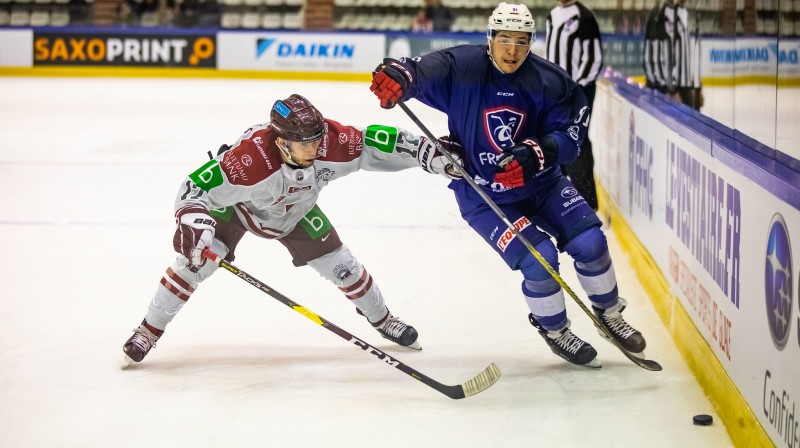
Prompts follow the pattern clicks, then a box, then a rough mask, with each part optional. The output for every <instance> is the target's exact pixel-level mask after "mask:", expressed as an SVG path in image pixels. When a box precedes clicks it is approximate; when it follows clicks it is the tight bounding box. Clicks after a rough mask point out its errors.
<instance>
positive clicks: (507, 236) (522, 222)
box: [497, 216, 531, 252]
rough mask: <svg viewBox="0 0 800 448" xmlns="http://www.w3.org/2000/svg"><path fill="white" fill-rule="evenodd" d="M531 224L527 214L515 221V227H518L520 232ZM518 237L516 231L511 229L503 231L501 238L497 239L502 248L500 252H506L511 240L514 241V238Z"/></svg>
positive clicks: (498, 245) (499, 246) (498, 246)
mask: <svg viewBox="0 0 800 448" xmlns="http://www.w3.org/2000/svg"><path fill="white" fill-rule="evenodd" d="M530 225H531V221H530V220H529V219H528V218H526V217H525V216H523V217H522V218H519V219H518V220H516V221H514V228H516V229H517V231H518V232H522V229H524V228H526V227H528V226H530ZM516 237H517V235H515V234H514V232H512V231H511V229H507V230H506V231H505V232H503V234H502V235H500V238H499V239H498V240H497V248H498V249H500V252H505V251H506V247H508V245H509V244H511V242H512V241H514V238H516Z"/></svg>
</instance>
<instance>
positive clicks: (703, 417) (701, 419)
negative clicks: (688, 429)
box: [692, 414, 714, 426]
mask: <svg viewBox="0 0 800 448" xmlns="http://www.w3.org/2000/svg"><path fill="white" fill-rule="evenodd" d="M692 421H693V422H694V424H695V425H699V426H708V425H710V424H711V423H713V422H714V418H713V417H711V416H710V415H708V414H698V415H695V416H694V417H692Z"/></svg>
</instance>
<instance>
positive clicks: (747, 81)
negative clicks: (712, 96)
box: [628, 75, 800, 87]
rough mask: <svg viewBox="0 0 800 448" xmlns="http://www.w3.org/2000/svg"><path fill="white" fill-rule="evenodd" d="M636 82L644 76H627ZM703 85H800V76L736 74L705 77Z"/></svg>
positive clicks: (642, 82)
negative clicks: (721, 76) (723, 76)
mask: <svg viewBox="0 0 800 448" xmlns="http://www.w3.org/2000/svg"><path fill="white" fill-rule="evenodd" d="M628 79H630V80H632V81H634V82H636V83H638V84H641V85H644V84H645V77H644V75H642V76H631V77H630V78H628ZM702 83H703V86H708V87H735V86H745V85H773V86H778V87H800V78H783V79H781V78H776V77H774V76H737V77H736V78H713V77H707V78H703V80H702Z"/></svg>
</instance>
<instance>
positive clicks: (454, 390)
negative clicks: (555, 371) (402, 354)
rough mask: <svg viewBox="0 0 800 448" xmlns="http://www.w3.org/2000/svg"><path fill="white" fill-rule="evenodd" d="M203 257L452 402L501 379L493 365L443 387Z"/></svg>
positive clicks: (252, 280)
mask: <svg viewBox="0 0 800 448" xmlns="http://www.w3.org/2000/svg"><path fill="white" fill-rule="evenodd" d="M203 256H204V257H206V258H208V259H209V260H211V261H212V262H214V263H216V264H218V265H219V266H220V267H221V268H223V269H225V270H226V271H228V272H230V273H232V274H234V275H236V276H237V277H239V278H241V279H242V280H244V281H245V282H247V283H249V284H251V285H252V286H254V287H255V288H257V289H259V290H261V291H262V292H265V293H267V294H268V295H269V296H271V297H272V298H274V299H277V300H278V301H279V302H281V303H283V304H284V305H286V306H288V307H289V308H291V309H293V310H295V311H297V312H298V313H300V314H302V315H303V316H305V317H307V318H308V319H309V320H311V321H312V322H314V323H315V324H317V325H320V326H322V327H324V328H325V329H326V330H328V331H330V332H332V333H335V334H336V335H337V336H339V337H340V338H342V339H344V340H346V341H348V342H350V343H351V344H353V345H355V346H356V347H358V348H360V349H361V350H363V351H365V352H367V353H369V354H371V355H374V356H375V357H376V358H377V359H379V360H380V361H383V363H384V364H386V365H388V366H390V367H394V368H396V369H397V370H400V371H401V372H403V373H405V374H406V375H408V376H410V377H411V378H414V379H415V380H417V381H419V382H421V383H423V384H425V385H426V386H429V387H431V388H433V389H435V390H437V391H439V392H441V393H442V394H444V395H447V396H448V397H450V398H452V399H455V400H458V399H461V398H466V397H471V396H473V395H475V394H477V393H480V392H483V391H485V390H486V389H488V388H489V387H491V386H492V385H493V384H494V383H496V382H497V380H499V379H500V369H499V368H497V366H496V365H495V364H494V363H492V364H490V365H489V367H487V368H485V369H484V370H483V371H482V372H481V373H479V374H477V375H476V376H475V377H473V378H472V379H470V380H468V381H466V382H465V383H462V384H459V385H456V386H449V385H446V384H442V383H440V382H438V381H436V380H434V379H433V378H431V377H429V376H427V375H425V374H423V373H422V372H420V371H418V370H416V369H414V368H413V367H411V366H409V365H407V364H405V363H403V362H401V361H400V360H399V359H396V358H393V357H392V356H389V355H388V354H387V353H385V352H384V351H382V350H381V349H379V348H377V347H373V346H372V345H370V344H369V343H367V342H366V341H364V340H362V339H360V338H357V337H355V336H353V335H352V334H350V333H349V332H347V331H345V330H343V329H342V328H340V327H338V326H336V325H335V324H333V323H332V322H330V321H328V320H326V319H325V318H323V317H322V316H319V315H317V314H316V313H314V312H312V311H311V310H309V309H308V308H306V307H304V306H302V305H300V304H298V303H296V302H294V301H293V300H292V299H290V298H288V297H286V296H285V295H283V294H281V293H279V292H278V291H276V290H274V289H272V288H271V287H269V286H267V285H266V284H264V283H262V282H261V281H259V280H258V279H256V278H255V277H253V276H251V275H250V274H248V273H247V272H244V271H242V270H241V269H239V268H237V267H236V266H234V265H232V264H230V263H228V262H227V261H225V260H223V259H222V258H220V257H219V255H217V254H215V253H214V252H212V251H211V250H209V249H207V248H206V249H203Z"/></svg>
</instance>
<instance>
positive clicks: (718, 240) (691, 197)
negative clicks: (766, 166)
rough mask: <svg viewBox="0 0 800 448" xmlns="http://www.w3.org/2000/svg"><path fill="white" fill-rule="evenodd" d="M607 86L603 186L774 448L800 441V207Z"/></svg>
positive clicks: (790, 447) (602, 103) (598, 142)
mask: <svg viewBox="0 0 800 448" xmlns="http://www.w3.org/2000/svg"><path fill="white" fill-rule="evenodd" d="M604 84H606V85H604V86H602V87H601V88H598V95H597V100H596V101H595V110H594V114H593V116H594V117H596V118H595V119H597V117H601V118H600V120H601V121H600V122H598V123H593V126H594V129H598V126H600V127H603V128H604V131H606V130H608V129H611V128H614V130H613V132H602V133H598V134H597V138H596V139H593V142H594V143H595V148H596V149H595V159H596V161H597V168H598V169H597V172H598V173H600V177H601V183H603V185H608V186H609V189H608V190H609V194H610V195H611V196H612V197H613V198H614V200H615V202H616V203H617V204H618V205H619V208H620V211H621V213H622V214H623V215H624V217H625V219H626V221H627V222H628V223H629V225H630V227H631V229H632V230H633V232H634V233H635V234H636V237H637V238H638V240H639V241H641V242H642V244H643V245H644V246H645V247H646V249H647V250H648V252H649V253H650V254H651V256H652V257H653V259H654V260H655V261H656V263H657V264H658V267H659V269H660V271H661V272H662V273H663V274H664V276H665V278H666V279H667V280H668V281H669V283H670V286H671V289H672V291H673V293H674V294H675V295H676V296H677V297H678V298H679V299H680V301H681V304H682V305H683V308H684V309H685V310H686V312H687V313H688V314H689V316H690V317H691V319H692V320H693V322H694V325H695V326H696V327H697V329H698V330H699V331H700V333H701V334H702V336H703V338H704V339H705V341H706V342H707V343H708V346H709V347H710V348H711V349H712V350H713V352H714V354H715V355H716V357H717V359H718V360H719V361H720V362H721V363H722V365H723V367H724V368H725V370H726V372H727V374H728V375H729V376H730V378H731V379H732V380H733V382H734V383H735V384H736V386H737V388H738V389H739V391H740V392H741V394H742V396H743V397H744V399H745V400H746V401H747V403H748V404H749V406H750V408H751V409H752V411H753V413H754V415H755V417H756V418H757V419H758V420H759V421H760V423H761V425H762V426H763V427H764V428H765V430H766V432H767V433H768V434H769V436H770V437H771V439H772V440H773V442H775V444H776V446H778V447H787V448H795V447H800V413H798V412H799V411H800V381H799V380H798V379H799V378H800V282H798V279H799V278H800V263H795V262H794V260H793V257H794V255H796V254H800V207H798V205H797V204H789V203H786V202H784V201H782V200H780V199H779V198H778V197H776V196H775V195H773V194H772V193H770V191H768V189H765V188H762V187H761V186H760V185H758V184H757V183H755V182H753V181H752V180H751V179H750V178H748V174H751V173H752V170H750V169H747V170H746V171H740V169H733V168H731V167H730V166H728V165H727V164H725V163H723V162H722V161H721V159H720V158H719V157H721V156H722V155H723V154H724V152H725V151H727V150H726V149H723V148H715V149H714V151H715V153H716V154H719V156H717V157H713V156H712V155H711V152H709V150H708V148H703V147H700V146H698V144H699V142H698V140H696V139H695V140H687V139H686V138H684V137H683V136H682V135H688V134H689V133H692V132H693V131H691V130H683V132H681V133H679V132H677V131H675V130H673V129H670V128H669V127H667V126H665V125H664V123H663V121H664V120H663V119H660V118H658V117H656V116H654V115H653V114H651V112H649V111H647V110H643V109H640V108H638V107H635V106H634V105H633V104H632V103H631V102H629V101H627V100H626V99H625V98H624V97H622V96H620V95H619V94H618V93H617V92H615V91H614V90H613V89H612V88H611V87H609V86H608V84H607V83H604ZM599 87H600V86H599ZM602 117H620V118H621V117H625V118H624V119H617V120H616V121H614V120H603V118H602ZM614 123H617V124H616V125H614ZM605 126H610V127H609V128H605ZM774 188H780V185H779V183H777V182H776V184H775V187H774ZM783 188H792V187H787V186H784V187H783ZM794 188H797V187H796V186H795V187H794ZM770 189H772V188H770Z"/></svg>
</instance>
